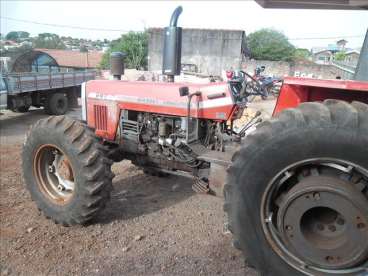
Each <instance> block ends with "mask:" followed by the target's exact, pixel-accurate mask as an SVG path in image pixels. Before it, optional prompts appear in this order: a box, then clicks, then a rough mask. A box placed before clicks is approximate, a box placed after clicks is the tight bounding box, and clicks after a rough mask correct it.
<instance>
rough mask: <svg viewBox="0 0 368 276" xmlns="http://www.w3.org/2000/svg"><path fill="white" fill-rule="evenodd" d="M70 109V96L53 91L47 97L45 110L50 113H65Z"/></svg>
mask: <svg viewBox="0 0 368 276" xmlns="http://www.w3.org/2000/svg"><path fill="white" fill-rule="evenodd" d="M67 111H68V97H67V96H66V95H65V94H64V93H53V94H50V95H49V96H48V97H47V98H46V102H45V112H46V114H49V115H64V114H65V113H66V112H67Z"/></svg>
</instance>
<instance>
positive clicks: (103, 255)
mask: <svg viewBox="0 0 368 276" xmlns="http://www.w3.org/2000/svg"><path fill="white" fill-rule="evenodd" d="M273 104H274V102H273V101H265V102H257V103H254V104H252V106H253V107H255V108H259V109H263V110H265V113H266V114H268V115H269V114H270V110H272V106H273ZM78 114H79V110H75V111H73V112H70V113H69V115H71V116H78ZM43 117H45V115H44V113H43V110H32V111H31V112H29V113H25V114H16V113H12V112H8V111H6V112H4V115H1V116H0V168H1V171H0V174H1V175H0V184H1V185H0V189H1V190H0V246H1V248H0V269H1V275H249V276H250V275H256V273H255V271H253V270H252V269H251V268H248V267H247V266H246V264H245V262H244V259H243V257H242V254H241V253H240V252H239V251H238V250H236V249H234V248H233V247H232V246H231V236H229V235H225V234H224V233H223V223H224V213H223V210H222V199H221V198H216V197H212V196H208V195H199V194H195V193H194V192H193V191H192V190H191V183H190V181H189V180H187V179H183V178H179V177H174V176H170V177H168V178H158V177H153V176H146V175H144V174H143V172H142V171H141V170H138V169H137V168H136V167H134V166H133V165H132V164H131V163H130V162H128V161H123V162H120V163H117V164H114V166H113V171H114V173H115V174H116V177H115V178H114V180H113V185H114V191H113V193H112V198H111V201H110V203H109V204H108V205H107V208H106V209H105V210H104V211H103V212H102V213H101V214H100V215H99V216H98V218H97V219H95V221H93V223H92V224H91V225H89V226H87V227H80V226H75V227H69V228H65V227H63V226H60V225H55V224H54V223H53V222H52V221H50V220H47V219H46V218H45V217H43V216H42V215H41V214H40V213H39V211H38V210H37V208H36V207H35V204H34V203H33V202H32V201H31V199H30V196H29V194H28V192H27V191H26V190H25V188H24V185H23V180H22V176H21V148H22V143H23V140H24V136H25V133H26V131H27V129H28V128H29V126H30V125H31V124H32V123H34V122H35V121H37V120H38V119H40V118H43Z"/></svg>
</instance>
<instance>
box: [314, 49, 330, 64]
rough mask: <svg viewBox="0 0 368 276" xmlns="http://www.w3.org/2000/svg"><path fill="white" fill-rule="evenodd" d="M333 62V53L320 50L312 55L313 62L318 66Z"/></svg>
mask: <svg viewBox="0 0 368 276" xmlns="http://www.w3.org/2000/svg"><path fill="white" fill-rule="evenodd" d="M332 60H333V52H332V51H330V50H322V51H319V52H316V53H314V54H313V61H314V62H315V63H318V64H330V62H331V61H332Z"/></svg>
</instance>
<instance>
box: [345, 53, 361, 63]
mask: <svg viewBox="0 0 368 276" xmlns="http://www.w3.org/2000/svg"><path fill="white" fill-rule="evenodd" d="M359 55H360V52H359V51H357V50H352V51H348V52H346V53H345V58H344V63H346V64H347V65H350V66H354V67H355V66H357V64H358V60H359Z"/></svg>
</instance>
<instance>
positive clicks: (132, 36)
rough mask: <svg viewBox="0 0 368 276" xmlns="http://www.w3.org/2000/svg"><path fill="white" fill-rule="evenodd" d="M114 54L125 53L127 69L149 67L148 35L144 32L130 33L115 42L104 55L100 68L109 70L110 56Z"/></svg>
mask: <svg viewBox="0 0 368 276" xmlns="http://www.w3.org/2000/svg"><path fill="white" fill-rule="evenodd" d="M112 52H124V53H125V54H126V57H125V66H126V67H127V68H135V69H141V68H146V66H147V55H148V34H147V32H146V31H144V32H129V33H127V34H124V35H122V36H121V38H120V39H117V40H114V41H112V42H111V44H110V49H109V50H108V51H107V52H106V53H105V54H104V56H103V58H102V61H101V63H100V67H101V68H102V69H108V68H109V66H110V54H111V53H112Z"/></svg>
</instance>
